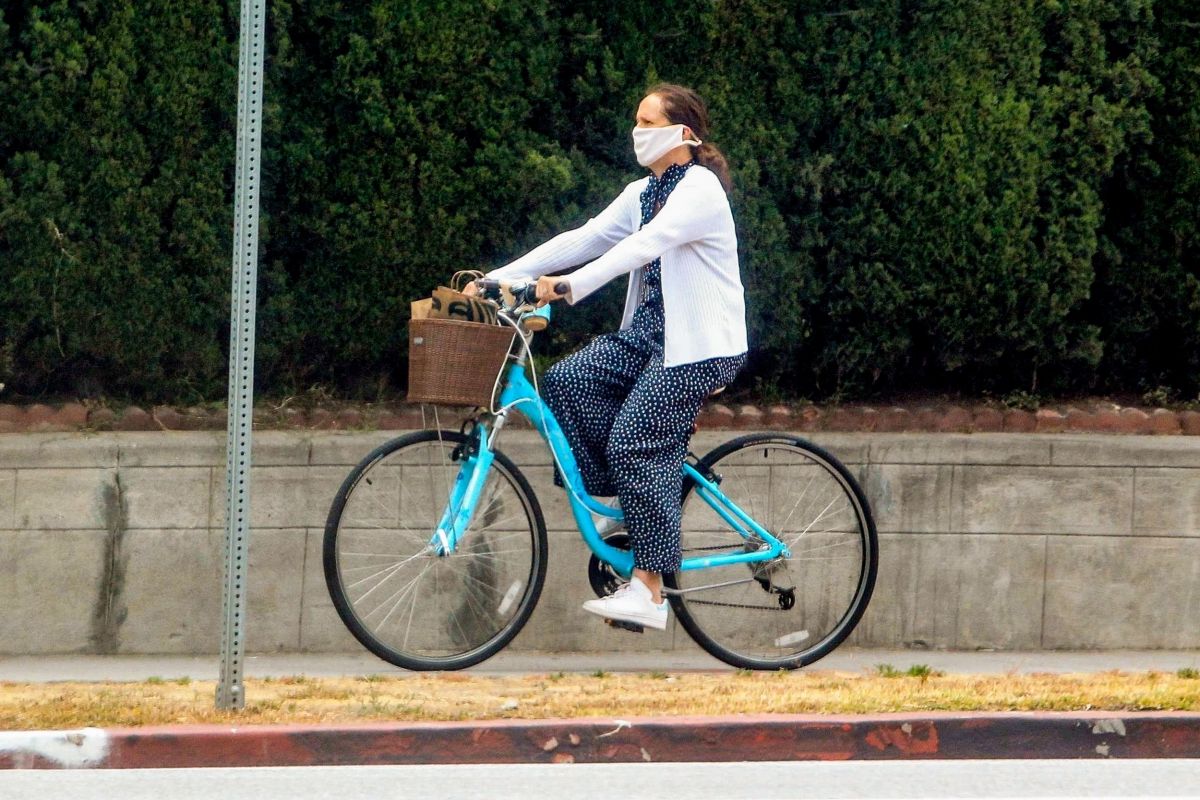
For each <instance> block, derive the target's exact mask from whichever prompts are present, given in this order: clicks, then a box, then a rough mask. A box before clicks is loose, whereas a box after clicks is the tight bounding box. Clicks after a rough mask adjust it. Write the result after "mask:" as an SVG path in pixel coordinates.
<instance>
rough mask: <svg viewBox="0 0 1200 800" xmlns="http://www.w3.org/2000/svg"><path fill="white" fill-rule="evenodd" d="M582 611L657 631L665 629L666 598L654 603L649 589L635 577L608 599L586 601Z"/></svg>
mask: <svg viewBox="0 0 1200 800" xmlns="http://www.w3.org/2000/svg"><path fill="white" fill-rule="evenodd" d="M583 610H584V611H588V612H590V613H592V614H596V615H598V616H601V617H604V618H606V619H615V620H619V621H621V622H631V623H633V624H634V625H644V626H646V627H647V628H654V629H655V630H659V631H662V630H666V628H667V598H665V597H664V598H663V601H662V602H661V603H655V602H654V595H653V594H652V593H651V591H650V589H649V588H648V587H647V586H646V584H644V583H642V582H641V581H640V580H638V579H637V578H636V577H635V578H632V579H631V580H630V581H629V583H627V584H625V585H624V586H622V587H620V588H619V589H617V590H616V591H615V592H613V593H612V594H610V595H609V596H608V597H601V598H598V599H596V600H588V601H587V602H585V603H584V604H583Z"/></svg>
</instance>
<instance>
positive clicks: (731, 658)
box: [664, 433, 879, 670]
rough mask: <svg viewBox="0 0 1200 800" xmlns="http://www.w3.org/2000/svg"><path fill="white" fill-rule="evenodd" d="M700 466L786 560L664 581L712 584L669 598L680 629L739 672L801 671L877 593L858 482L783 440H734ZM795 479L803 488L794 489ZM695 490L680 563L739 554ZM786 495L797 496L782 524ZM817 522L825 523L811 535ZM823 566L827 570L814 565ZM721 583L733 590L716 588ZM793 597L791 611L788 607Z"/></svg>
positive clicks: (813, 451)
mask: <svg viewBox="0 0 1200 800" xmlns="http://www.w3.org/2000/svg"><path fill="white" fill-rule="evenodd" d="M697 469H698V470H699V471H700V472H701V474H705V473H706V472H708V471H711V472H713V473H715V474H716V475H718V476H721V477H722V482H721V490H722V491H723V492H724V493H725V494H726V495H728V496H729V497H730V499H732V500H733V501H734V502H735V503H737V504H738V505H739V506H741V507H742V508H743V509H744V510H745V511H747V512H748V513H749V514H750V515H751V517H753V518H754V519H755V521H756V522H758V523H759V524H760V525H762V526H763V527H765V528H766V529H767V530H768V531H770V532H771V534H772V535H774V536H777V537H779V538H782V539H784V541H785V544H787V545H788V546H789V547H790V548H791V550H792V557H791V558H790V559H779V560H777V561H776V562H772V564H771V566H770V567H760V568H759V569H758V570H757V571H756V570H754V569H752V568H751V567H750V566H749V565H746V564H735V565H731V566H728V567H721V568H713V569H705V570H698V571H694V572H693V571H689V572H680V573H676V574H674V575H667V576H664V582H665V584H666V586H667V587H668V588H670V589H675V590H681V589H684V590H686V589H688V588H692V587H711V588H701V589H700V590H698V591H692V592H690V593H689V592H685V593H683V594H674V595H671V596H670V599H671V605H672V607H673V608H674V610H675V614H676V615H677V616H678V618H679V623H680V624H681V625H682V626H683V628H684V630H686V631H687V632H688V635H690V636H691V637H692V639H693V640H695V642H696V643H697V644H698V645H700V646H701V647H702V648H704V650H706V651H707V652H709V653H710V654H712V655H713V656H715V657H716V658H719V659H721V660H722V661H724V662H725V663H727V664H731V665H733V666H735V667H739V668H742V669H770V670H776V669H797V668H799V667H803V666H805V665H807V664H811V663H813V662H814V661H816V660H817V659H819V658H822V657H824V656H826V655H828V654H829V653H830V652H831V651H832V650H833V649H834V648H835V647H837V646H838V645H839V644H841V643H842V642H843V641H844V640H845V639H846V637H847V636H849V635H850V633H851V632H852V631H853V630H854V627H855V625H857V624H858V621H859V620H860V619H861V618H862V615H863V612H864V611H865V610H866V608H867V603H868V602H869V601H870V599H871V592H872V591H873V589H874V587H875V575H876V571H877V569H878V562H879V539H878V535H877V534H876V531H875V522H874V520H873V519H872V517H871V510H870V507H869V506H868V504H867V499H866V496H865V495H864V493H863V491H862V488H861V487H860V486H859V485H858V482H857V481H856V480H855V479H854V477H853V476H852V475H851V474H850V472H849V471H848V470H847V469H846V468H845V466H844V465H842V463H841V462H840V461H838V460H837V458H835V457H834V456H833V455H831V454H830V453H828V452H827V451H825V450H823V449H822V448H820V447H817V446H816V445H814V444H812V443H810V442H807V441H805V440H804V439H800V438H798V437H795V436H792V435H790V434H787V433H753V434H750V435H748V436H742V437H739V438H737V439H733V440H731V441H729V442H726V443H725V444H723V445H721V446H719V447H717V448H715V449H714V450H713V451H712V452H710V453H708V455H706V456H705V457H704V458H703V459H701V460H700V466H698V467H697ZM797 479H799V480H801V481H804V482H805V485H804V486H803V487H801V486H796V485H793V482H794V481H795V480H797ZM814 484H816V485H817V488H818V491H817V492H814V493H813V495H812V498H813V500H814V501H815V502H813V501H809V505H811V507H812V508H814V509H816V511H815V512H813V513H815V514H816V516H815V517H813V520H812V522H810V523H808V525H807V527H805V528H804V529H803V530H802V531H801V532H800V533H799V534H793V532H792V523H791V520H792V519H793V518H794V517H795V515H796V512H797V510H798V509H799V507H800V505H801V503H803V502H805V500H806V498H807V497H808V494H809V491H810V490H812V488H813V486H814ZM695 486H696V484H695V482H694V481H692V480H685V482H684V487H683V503H684V523H683V530H682V545H683V549H684V557H685V558H686V557H688V556H689V555H696V554H697V553H698V552H700V551H704V550H713V551H716V550H718V549H724V550H729V549H734V548H736V547H737V546H738V545H740V544H741V542H742V540H741V538H740V536H739V535H738V534H737V533H736V532H734V531H732V530H730V529H729V527H728V525H726V524H725V523H723V522H720V521H719V520H718V518H717V517H716V514H715V513H714V512H713V511H712V510H711V509H710V508H709V507H708V505H707V504H706V503H704V502H703V501H702V500H700V499H699V498H696V497H695V492H694V489H695ZM789 490H790V492H789ZM782 497H787V499H788V501H789V502H790V500H791V499H792V497H796V498H797V499H796V500H795V503H794V504H792V506H791V511H790V513H788V514H787V515H786V517H784V518H781V514H782V512H784V511H785V510H786V505H782V504H780V503H779V501H778V498H782ZM689 499H690V500H692V502H691V506H693V507H694V508H690V507H689V502H688V501H689ZM826 500H828V504H826ZM777 506H780V507H779V508H777ZM807 509H808V506H807V505H806V511H805V514H802V518H804V517H805V516H806V515H808V511H807ZM830 509H836V510H834V511H833V512H832V513H831V512H830ZM822 520H828V521H827V522H824V523H822V524H823V526H824V527H822V529H820V530H818V531H813V530H812V529H813V527H814V524H815V523H817V522H820V521H822ZM796 527H799V523H797V526H796ZM806 553H807V554H808V555H809V556H810V557H806V556H805V554H806ZM822 554H823V555H822ZM814 556H815V557H814ZM820 561H823V562H826V563H825V564H823V565H817V566H815V567H814V566H812V565H811V564H810V562H820ZM801 573H803V574H801ZM722 582H728V583H730V584H731V585H727V586H724V587H717V586H716V584H719V583H722ZM789 590H790V598H791V602H792V605H791V606H788V607H786V608H785V607H784V606H786V604H787V602H788V597H789ZM814 629H815V632H814Z"/></svg>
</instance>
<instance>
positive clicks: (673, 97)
mask: <svg viewBox="0 0 1200 800" xmlns="http://www.w3.org/2000/svg"><path fill="white" fill-rule="evenodd" d="M646 94H647V95H652V94H656V95H658V96H659V98H660V99H661V100H662V109H663V115H664V116H665V117H666V118H667V120H668V121H669V122H670V123H671V124H672V125H686V126H688V127H689V128H691V129H692V133H694V134H696V136H697V138H699V139H700V141H702V142H704V144H702V145H700V146H699V147H696V148H694V150H695V151H696V161H698V162H700V163H701V164H703V165H704V166H705V167H708V168H709V169H710V170H712V171H713V173H714V174H716V176H717V178H718V179H719V180H720V181H721V186H723V187H725V192H726V193H727V194H728V193H729V192H730V191H731V190H732V189H733V180H732V179H731V178H730V177H729V164H728V162H726V161H725V154H724V153H722V152H721V151H720V150H719V149H718V148H717V146H716V145H714V144H710V143H709V141H708V106H706V105H705V104H704V101H703V100H701V99H700V95H698V94H696V93H695V92H694V91H692V90H691V89H689V88H687V87H686V86H679V85H678V84H674V83H658V84H655V85H654V86H651V87H650V88H649V89H647V90H646Z"/></svg>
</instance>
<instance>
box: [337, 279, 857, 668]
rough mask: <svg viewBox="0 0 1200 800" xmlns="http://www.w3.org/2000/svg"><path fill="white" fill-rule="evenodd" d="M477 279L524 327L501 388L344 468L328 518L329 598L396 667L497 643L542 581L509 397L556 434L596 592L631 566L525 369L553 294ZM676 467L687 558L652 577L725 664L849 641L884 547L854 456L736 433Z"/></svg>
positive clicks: (816, 653) (532, 601) (612, 511)
mask: <svg viewBox="0 0 1200 800" xmlns="http://www.w3.org/2000/svg"><path fill="white" fill-rule="evenodd" d="M478 285H480V286H481V289H482V291H483V293H484V295H485V296H488V297H490V298H493V299H496V300H497V301H498V302H497V304H498V305H499V306H500V310H499V316H500V319H501V321H502V322H504V323H505V324H508V325H511V326H513V327H514V329H515V330H516V332H517V335H515V336H514V337H513V347H512V348H511V350H510V352H509V356H508V359H509V362H510V363H508V364H507V365H506V367H505V368H504V370H503V371H502V374H501V376H500V377H499V378H498V380H497V386H498V388H499V387H502V388H501V390H500V393H499V399H498V402H496V403H495V404H494V405H493V407H492V408H491V409H487V410H484V409H480V410H478V411H477V412H476V413H475V414H473V415H472V416H471V417H470V418H468V419H467V420H466V422H464V424H463V427H462V429H461V430H459V431H454V430H442V429H436V430H421V431H416V432H414V433H409V434H406V435H403V436H400V437H398V438H396V439H393V440H391V441H389V442H386V443H385V444H383V445H381V446H379V447H378V448H376V449H375V450H374V451H372V452H371V453H370V454H369V455H367V457H366V458H365V459H363V461H362V462H361V463H360V464H359V465H358V466H357V467H355V468H354V469H353V470H352V471H351V473H350V474H349V476H347V478H346V480H345V482H344V483H343V484H342V486H341V489H340V490H339V491H338V493H337V496H336V497H335V499H334V502H333V506H332V508H331V509H330V512H329V518H328V522H327V523H326V527H325V539H324V567H325V580H326V584H327V586H328V588H329V592H330V596H331V598H332V599H333V603H334V605H335V607H336V608H337V611H338V614H339V615H340V616H341V619H342V621H343V622H344V623H345V624H346V626H347V628H349V630H350V631H351V633H353V635H354V636H355V637H356V638H357V639H358V641H359V642H361V643H362V644H363V645H364V646H365V647H366V648H367V649H368V650H370V651H371V652H372V653H374V654H375V655H377V656H379V657H380V658H382V659H384V660H385V661H388V662H390V663H392V664H394V665H396V666H399V667H403V668H406V669H412V670H451V669H462V668H465V667H470V666H472V665H475V664H478V663H480V662H482V661H484V660H485V659H487V658H490V657H491V656H493V655H495V654H496V653H497V652H498V651H499V650H501V649H502V648H503V647H504V646H505V645H506V644H508V643H509V642H510V641H512V639H513V637H515V636H516V635H517V633H518V632H519V631H520V630H521V628H522V626H523V625H524V624H525V623H526V621H527V620H528V619H529V616H530V614H531V613H532V612H533V608H534V606H535V605H536V603H537V601H538V597H539V595H540V594H541V591H542V585H543V582H544V580H545V575H546V561H547V540H546V524H545V520H544V518H543V516H542V509H541V505H540V503H539V502H538V499H537V496H536V495H535V493H534V491H533V489H532V488H531V487H530V485H529V482H528V481H527V480H526V479H525V476H524V475H522V474H521V471H520V470H519V469H518V468H517V466H516V465H515V464H514V463H513V462H512V461H511V460H510V459H509V458H508V457H507V456H506V455H505V454H504V453H503V452H502V451H501V450H500V449H499V447H498V442H499V437H500V433H501V431H502V430H503V429H504V427H505V424H506V422H507V421H508V419H509V417H510V416H511V415H512V414H513V413H514V412H516V413H520V414H523V415H524V416H525V417H526V418H528V419H529V421H530V422H531V423H532V425H533V427H534V428H535V429H536V430H537V431H538V432H539V433H540V434H541V436H542V437H543V439H544V440H545V442H546V443H547V445H548V446H549V448H550V452H551V454H552V455H553V458H554V461H555V464H556V465H557V466H558V469H559V473H560V475H561V476H562V478H563V483H564V484H565V487H564V490H565V491H566V492H567V495H568V500H569V502H570V507H571V511H572V514H573V516H574V519H575V523H576V525H577V526H578V528H579V532H580V533H581V534H582V536H583V539H584V541H585V542H587V545H588V547H589V548H590V549H591V552H592V554H593V555H592V558H591V560H590V563H589V568H588V577H589V580H590V583H591V585H592V588H593V589H594V590H595V592H596V594H597V595H599V596H604V595H606V594H609V593H611V592H612V591H614V590H615V589H616V588H617V587H618V586H619V585H620V584H621V583H622V582H623V581H625V580H627V579H628V578H629V576H630V573H631V571H632V568H633V554H632V552H631V550H630V549H629V539H628V537H627V535H626V534H625V533H623V532H622V530H621V528H622V516H621V510H620V508H619V507H615V506H610V505H608V504H605V503H603V502H600V501H599V500H597V499H596V498H594V497H592V496H590V495H589V494H588V493H587V492H586V491H585V489H584V486H583V480H582V478H581V477H580V475H579V471H578V468H577V466H576V461H575V457H574V455H573V454H572V452H571V448H570V445H569V444H568V443H567V440H566V438H565V436H564V435H563V432H562V430H561V429H560V428H559V425H558V423H557V421H556V420H555V419H554V415H553V413H552V412H551V411H550V409H549V408H547V406H546V405H545V404H544V403H543V401H542V399H541V397H539V395H538V391H537V377H536V374H535V373H533V371H532V370H528V371H527V368H526V367H527V365H528V364H529V363H530V360H531V359H530V356H531V351H530V343H531V341H532V338H533V335H534V331H535V330H540V329H542V328H544V327H545V326H546V324H548V322H549V319H550V306H548V305H547V306H543V307H542V308H541V309H538V310H536V311H533V310H531V309H532V306H533V303H532V294H531V293H532V285H531V284H530V285H529V286H528V287H526V286H524V285H512V286H504V287H500V286H499V285H498V284H497V283H496V282H495V281H480V282H478ZM505 300H507V302H505ZM527 373H528V374H527ZM530 376H532V382H531V379H530ZM501 379H502V380H501ZM683 472H684V476H683V478H684V480H683V511H684V514H683V525H682V547H683V553H684V558H683V563H682V566H681V568H680V570H679V572H677V573H675V574H673V575H664V576H663V582H664V592H665V594H666V595H667V597H668V598H669V599H670V603H671V607H672V609H673V610H674V613H675V616H676V617H677V618H678V620H679V623H680V624H681V625H682V626H683V628H684V630H686V631H687V632H688V634H689V635H690V636H691V637H692V639H694V640H695V641H696V643H697V644H699V645H700V646H701V647H702V648H704V649H705V650H706V651H708V652H709V653H711V654H712V655H713V656H715V657H717V658H719V659H721V660H722V661H725V662H726V663H728V664H732V665H733V666H736V667H739V668H748V669H771V670H775V669H795V668H798V667H802V666H805V665H807V664H810V663H812V662H814V661H816V660H817V659H819V658H821V657H823V656H825V655H827V654H828V653H829V652H831V651H832V650H833V649H834V648H835V647H837V646H838V645H839V644H840V643H841V642H842V641H843V640H845V638H846V637H847V636H849V635H850V633H851V631H852V630H853V629H854V627H855V625H856V624H857V623H858V621H859V619H860V618H861V617H862V614H863V612H864V611H865V609H866V606H867V603H868V601H869V600H870V597H871V592H872V589H873V588H874V584H875V574H876V569H877V563H878V549H879V548H878V539H877V535H876V531H875V524H874V522H873V520H872V517H871V512H870V508H869V507H868V505H867V500H866V498H865V496H864V494H863V492H862V489H861V488H860V487H859V485H858V483H857V482H856V481H855V479H854V477H853V476H852V475H851V474H850V472H849V471H848V470H847V469H846V468H845V467H844V466H843V465H842V464H841V463H840V462H839V461H838V460H837V459H836V458H835V457H834V456H833V455H831V454H830V453H828V452H826V451H825V450H823V449H821V448H820V447H817V446H816V445H813V444H811V443H810V442H807V441H805V440H804V439H801V438H797V437H796V436H793V435H791V434H788V433H772V432H763V433H751V434H748V435H744V436H739V437H737V438H734V439H732V440H730V441H728V442H725V443H724V444H722V445H720V446H719V447H717V448H716V449H714V450H712V451H711V452H710V453H708V454H707V455H705V456H704V457H703V458H698V457H696V456H695V455H694V454H692V453H689V454H688V457H687V460H686V462H685V463H684V465H683ZM623 627H628V626H623Z"/></svg>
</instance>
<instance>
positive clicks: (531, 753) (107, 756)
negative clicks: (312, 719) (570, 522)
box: [0, 712, 1200, 769]
mask: <svg viewBox="0 0 1200 800" xmlns="http://www.w3.org/2000/svg"><path fill="white" fill-rule="evenodd" d="M23 741H24V742H25V744H24V745H22V742H23ZM72 747H74V750H72ZM1197 757H1200V713H1191V712H1188V713H1184V712H1151V713H1126V712H1062V713H1029V712H1012V713H984V714H961V713H935V714H879V715H872V716H815V715H803V716H800V715H748V716H730V717H642V718H638V717H634V718H632V719H631V720H629V721H622V720H616V719H554V720H490V721H480V722H428V723H408V724H398V723H383V724H375V725H353V726H298V725H269V726H268V725H264V726H247V727H226V726H216V725H195V726H191V725H183V726H162V727H146V728H114V729H110V730H107V731H103V730H98V729H87V730H84V731H41V732H32V731H31V732H14V733H7V734H0V768H44V769H54V768H63V767H68V768H69V767H87V768H102V769H119V768H134V767H136V768H152V767H251V766H316V765H338V764H510V763H521V764H528V763H607V762H641V761H705V762H723V761H767V760H770V761H810V760H822V761H843V760H850V759H863V760H865V759H870V760H887V759H968V758H989V759H991V758H1004V759H1020V758H1197Z"/></svg>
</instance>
